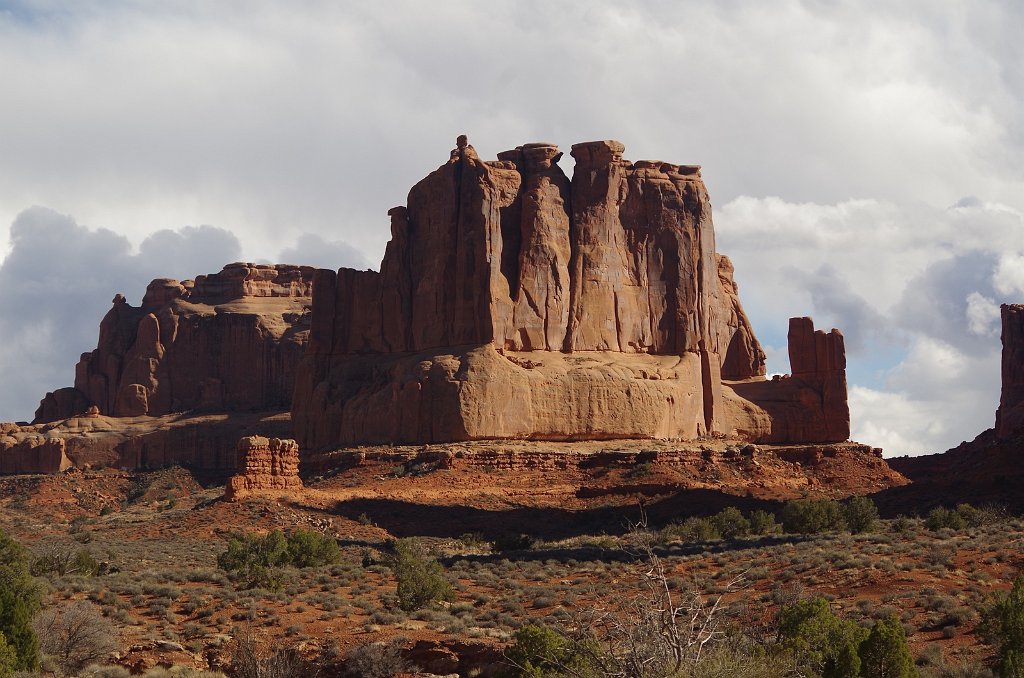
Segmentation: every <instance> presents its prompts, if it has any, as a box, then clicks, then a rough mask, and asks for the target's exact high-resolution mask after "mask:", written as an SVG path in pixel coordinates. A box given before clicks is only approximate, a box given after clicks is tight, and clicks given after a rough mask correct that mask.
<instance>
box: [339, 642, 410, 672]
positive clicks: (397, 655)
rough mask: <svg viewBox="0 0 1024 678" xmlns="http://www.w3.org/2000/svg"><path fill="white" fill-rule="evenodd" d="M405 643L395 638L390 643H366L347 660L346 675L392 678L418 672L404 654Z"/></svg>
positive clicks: (353, 651) (350, 653) (351, 653)
mask: <svg viewBox="0 0 1024 678" xmlns="http://www.w3.org/2000/svg"><path fill="white" fill-rule="evenodd" d="M404 644H405V641H404V640H403V639H401V638H395V639H393V640H392V641H390V642H388V643H380V642H378V643H364V644H363V645H360V646H359V647H357V648H355V649H354V650H352V651H351V652H349V654H348V656H347V657H346V658H345V675H347V676H351V677H352V678H391V676H394V675H396V674H399V673H413V672H415V671H418V669H417V668H416V667H415V666H412V665H411V664H410V663H409V662H408V661H407V660H406V659H405V656H404V655H403V654H402V646H403V645H404Z"/></svg>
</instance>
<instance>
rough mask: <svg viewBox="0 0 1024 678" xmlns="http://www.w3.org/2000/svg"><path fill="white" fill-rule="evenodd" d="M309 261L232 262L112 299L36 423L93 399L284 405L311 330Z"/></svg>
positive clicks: (159, 408)
mask: <svg viewBox="0 0 1024 678" xmlns="http://www.w3.org/2000/svg"><path fill="white" fill-rule="evenodd" d="M312 278H313V269H312V268H310V267H300V266H283V265H281V266H271V265H258V264H244V263H237V264H230V265H228V266H225V267H224V270H222V271H221V272H220V273H215V274H212V275H205V276H198V277H197V278H196V279H195V280H185V281H181V282H179V281H177V280H173V279H168V278H161V279H157V280H154V281H153V282H151V283H150V284H149V286H148V287H147V289H146V294H145V296H144V297H143V300H142V304H141V305H140V306H137V307H136V306H132V305H130V304H129V303H128V302H127V301H126V299H125V297H124V296H123V295H121V294H118V295H117V296H115V297H114V301H113V307H112V308H111V309H110V311H108V312H107V314H106V315H105V316H104V318H103V320H102V322H101V323H100V335H99V342H98V345H97V347H96V349H95V350H94V351H91V352H89V353H85V354H83V355H82V359H81V361H80V362H79V363H78V366H77V368H76V369H75V385H74V387H69V388H64V389H59V390H58V391H55V392H53V393H48V394H46V397H45V398H43V400H42V402H41V403H40V405H39V409H38V410H36V417H35V420H34V423H45V422H52V421H58V420H61V419H66V418H68V417H71V416H74V415H77V414H82V413H83V412H85V410H86V409H87V408H88V407H89V406H93V405H94V406H96V407H97V408H98V409H99V412H100V413H101V414H103V415H108V416H114V417H137V416H142V415H150V416H162V415H166V414H170V413H173V412H183V411H190V410H203V411H211V412H224V411H256V410H273V409H278V410H287V409H288V408H289V406H290V405H291V394H292V389H293V386H294V382H295V369H296V366H297V364H298V362H299V359H300V357H301V355H302V353H303V351H304V349H305V344H306V339H307V337H308V334H309V306H310V303H311V300H310V297H311V289H312Z"/></svg>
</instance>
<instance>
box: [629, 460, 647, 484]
mask: <svg viewBox="0 0 1024 678" xmlns="http://www.w3.org/2000/svg"><path fill="white" fill-rule="evenodd" d="M653 471H654V464H652V463H651V462H649V461H643V462H640V463H638V464H636V465H635V466H633V467H632V468H630V469H629V470H628V471H626V473H625V477H626V479H627V480H637V479H639V478H644V477H646V476H649V475H651V473H652V472H653Z"/></svg>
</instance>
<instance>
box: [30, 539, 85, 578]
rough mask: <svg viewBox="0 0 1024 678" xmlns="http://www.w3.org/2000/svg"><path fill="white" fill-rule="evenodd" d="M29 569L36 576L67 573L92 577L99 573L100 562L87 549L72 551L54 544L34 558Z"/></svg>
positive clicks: (64, 574) (65, 574) (60, 575)
mask: <svg viewBox="0 0 1024 678" xmlns="http://www.w3.org/2000/svg"><path fill="white" fill-rule="evenodd" d="M29 569H30V571H31V572H32V575H33V576H36V577H42V576H45V575H48V574H55V575H57V576H58V577H64V576H67V575H69V574H77V575H81V576H84V577H93V576H95V575H96V574H98V573H99V571H100V563H99V561H98V560H96V558H95V557H93V555H92V553H91V552H90V551H89V549H78V550H77V551H72V550H71V549H67V548H63V547H61V546H54V547H52V548H51V549H49V550H48V551H47V552H46V553H44V554H43V555H41V556H39V557H38V558H35V559H34V560H33V561H32V564H31V566H30V568H29Z"/></svg>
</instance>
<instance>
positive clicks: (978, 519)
mask: <svg viewBox="0 0 1024 678" xmlns="http://www.w3.org/2000/svg"><path fill="white" fill-rule="evenodd" d="M954 510H955V511H956V512H957V513H959V514H960V517H961V518H963V519H964V522H965V523H966V524H967V526H968V527H981V526H982V525H992V524H995V523H1001V522H1005V521H1006V520H1007V519H1008V518H1009V516H1010V514H1009V512H1008V511H1007V510H1006V507H1005V506H997V505H991V504H990V505H987V506H981V507H976V506H971V505H970V504H968V503H966V502H964V503H962V504H957V505H956V509H954Z"/></svg>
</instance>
